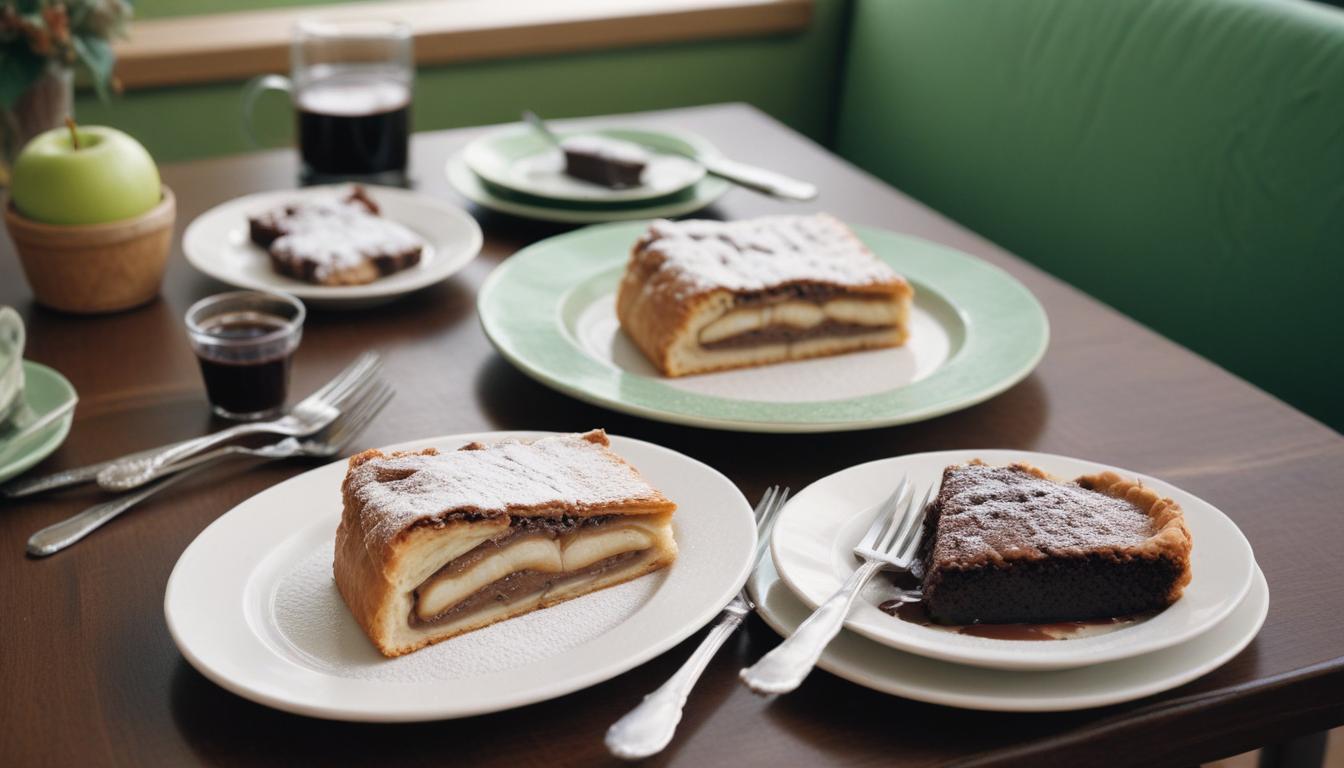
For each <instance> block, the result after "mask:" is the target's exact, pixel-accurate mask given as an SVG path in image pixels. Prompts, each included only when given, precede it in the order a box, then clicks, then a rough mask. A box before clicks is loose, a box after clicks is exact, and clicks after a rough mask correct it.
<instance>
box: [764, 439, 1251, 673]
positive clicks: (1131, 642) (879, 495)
mask: <svg viewBox="0 0 1344 768" xmlns="http://www.w3.org/2000/svg"><path fill="white" fill-rule="evenodd" d="M974 458H979V459H981V460H983V461H985V462H986V463H989V464H1010V463H1012V462H1014V461H1025V462H1027V463H1029V464H1034V465H1036V466H1038V467H1040V468H1041V469H1044V470H1045V471H1046V472H1049V473H1050V474H1052V475H1055V476H1057V477H1062V478H1068V479H1072V478H1075V477H1078V476H1080V475H1084V474H1089V473H1093V472H1101V471H1104V470H1108V469H1109V470H1113V471H1115V472H1118V473H1119V474H1121V475H1123V476H1125V477H1137V478H1141V479H1142V480H1143V482H1144V484H1145V485H1148V486H1149V487H1151V488H1154V489H1155V490H1157V491H1158V492H1159V493H1161V494H1162V495H1164V496H1168V497H1170V498H1172V499H1175V500H1176V501H1177V502H1178V503H1180V505H1181V507H1182V509H1184V510H1185V518H1186V524H1187V525H1188V526H1189V528H1190V534H1191V537H1192V538H1193V539H1194V549H1193V551H1192V552H1191V556H1190V563H1191V565H1190V568H1191V571H1192V574H1193V578H1192V580H1191V582H1190V585H1189V586H1188V587H1186V589H1185V594H1184V596H1183V597H1181V599H1180V600H1178V601H1176V603H1175V604H1174V605H1172V606H1171V607H1169V608H1167V609H1166V610H1164V611H1162V612H1161V613H1159V614H1157V615H1156V616H1153V617H1152V618H1149V619H1147V620H1144V621H1139V622H1137V623H1133V624H1122V625H1115V626H1114V627H1110V628H1099V629H1102V630H1110V631H1096V632H1094V633H1092V634H1087V635H1086V636H1077V637H1071V638H1069V639H1065V640H1000V639H993V638H986V637H975V636H970V635H962V634H957V633H956V631H955V630H952V629H948V628H945V627H938V626H921V625H919V624H915V623H912V622H908V621H903V620H901V619H897V618H894V617H892V616H889V615H887V614H886V613H884V612H882V611H880V610H878V608H877V606H878V605H879V604H880V603H882V602H883V601H884V600H886V599H887V598H888V597H890V596H891V594H892V593H893V592H894V587H892V586H891V583H890V582H889V581H888V580H886V579H885V578H882V577H879V578H877V579H874V580H873V582H872V583H871V584H870V585H869V587H868V588H867V589H865V590H864V592H863V594H861V595H860V596H859V599H858V600H857V601H856V602H855V604H854V607H853V609H851V610H850V612H849V616H848V618H847V619H846V622H845V626H846V627H848V628H849V629H851V630H853V631H855V632H857V633H859V634H861V635H863V636H865V637H867V638H869V639H872V640H875V641H877V642H879V643H882V644H884V645H888V646H891V647H892V648H898V649H900V650H902V651H907V652H909V653H913V654H918V655H921V656H928V657H930V658H934V659H941V660H943V661H953V662H959V663H962V664H970V665H974V666H981V667H994V668H999V669H1017V670H1023V669H1032V670H1044V669H1068V668H1070V667H1081V666H1085V665H1089V664H1100V663H1103V662H1108V661H1115V660H1117V659H1124V658H1129V657H1131V656H1138V655H1140V654H1147V653H1152V652H1153V651H1157V650H1160V649H1163V648H1169V647H1171V646H1174V645H1178V644H1180V643H1183V642H1185V641H1187V640H1190V639H1191V638H1194V637H1196V636H1198V635H1199V634H1201V633H1203V632H1206V631H1208V630H1209V629H1211V628H1212V627H1213V626H1215V625H1216V624H1218V622H1220V621H1222V620H1223V619H1225V618H1226V617H1227V616H1228V614H1230V613H1231V612H1232V611H1233V609H1235V608H1236V607H1237V605H1238V604H1240V603H1241V601H1242V598H1243V597H1245V595H1246V592H1247V590H1248V589H1250V586H1251V581H1252V579H1253V577H1254V575H1255V570H1256V567H1255V559H1254V557H1253V556H1252V554H1251V546H1250V544H1249V543H1247V541H1246V537H1245V536H1243V535H1242V534H1241V531H1240V530H1239V529H1238V528H1237V526H1236V524H1235V523H1233V522H1232V521H1231V520H1229V519H1228V518H1227V516H1226V515H1224V514H1223V513H1222V512H1219V511H1218V510H1217V509H1215V508H1214V507H1213V506H1212V505H1210V504H1209V503H1208V502H1206V501H1204V500H1202V499H1199V498H1197V497H1195V496H1192V495H1190V494H1189V493H1186V492H1185V491H1182V490H1181V489H1179V488H1176V487H1175V486H1172V485H1169V484H1167V483H1164V482H1162V481H1161V480H1157V479H1154V478H1151V477H1147V476H1145V475H1141V474H1139V473H1137V472H1131V471H1129V470H1125V469H1117V468H1115V467H1108V466H1106V465H1103V464H1097V463H1095V462H1090V461H1083V460H1081V459H1071V458H1067V457H1064V456H1055V455H1052V454H1048V453H1033V452H1031V451H1008V450H965V451H940V452H937V453H919V454H913V455H910V456H899V457H896V458H892V459H882V460H880V461H873V462H869V463H867V464H860V465H859V466H856V467H850V468H849V469H845V470H842V471H840V472H837V473H835V474H833V475H830V476H828V477H825V478H822V479H821V480H818V481H817V482H815V483H813V484H812V485H810V486H808V487H807V488H806V489H805V490H804V491H803V492H802V493H800V494H798V496H797V497H795V498H794V499H793V500H792V501H791V502H789V505H788V507H786V508H785V509H784V510H783V512H781V513H780V518H779V521H778V522H777V523H776V524H775V531H774V535H773V537H772V540H771V548H772V551H773V553H774V559H775V564H776V566H777V567H778V569H779V573H780V575H781V576H782V577H783V579H784V581H785V583H787V584H788V585H789V587H790V588H791V589H792V590H793V591H794V593H795V594H796V595H797V596H798V597H799V598H800V599H801V600H802V601H803V602H804V603H806V604H808V605H809V606H812V607H815V606H817V605H819V604H820V603H821V602H822V601H824V600H825V599H826V598H827V597H829V596H830V595H831V594H832V593H834V592H835V590H836V589H838V588H839V587H840V585H841V584H842V583H843V582H844V580H845V579H846V578H847V577H848V576H849V574H850V573H852V572H853V571H854V570H855V568H856V567H857V564H858V561H857V560H856V559H855V558H854V556H853V554H852V550H853V547H854V545H855V544H856V543H857V542H858V540H859V538H860V537H861V536H862V535H863V533H864V531H865V530H866V529H867V527H868V524H869V522H870V521H871V520H872V515H873V513H874V512H875V510H876V509H877V507H878V505H880V504H881V502H882V501H883V500H884V499H885V498H886V497H887V496H888V495H890V493H891V492H892V490H893V489H894V488H895V487H896V484H897V483H898V482H899V480H900V478H901V477H902V476H908V477H909V478H910V480H911V482H912V483H914V485H915V487H916V489H918V496H917V498H922V497H923V495H924V492H925V491H926V490H927V489H928V488H929V487H931V486H933V485H935V484H937V483H938V482H939V480H940V478H941V476H942V471H943V468H944V467H946V466H948V465H950V464H958V463H962V462H965V461H969V460H970V459H974Z"/></svg>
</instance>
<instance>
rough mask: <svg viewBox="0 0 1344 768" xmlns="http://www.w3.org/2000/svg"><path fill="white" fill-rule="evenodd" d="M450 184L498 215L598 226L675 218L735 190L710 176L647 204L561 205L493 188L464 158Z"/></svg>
mask: <svg viewBox="0 0 1344 768" xmlns="http://www.w3.org/2000/svg"><path fill="white" fill-rule="evenodd" d="M445 171H446V173H447V175H448V182H449V183H450V184H452V185H453V188H454V189H456V190H457V191H458V192H459V193H461V195H462V196H463V197H465V198H467V199H468V200H470V201H472V202H473V203H476V204H477V205H481V206H484V207H486V208H489V209H491V210H494V211H499V212H501V213H508V214H511V215H514V216H521V217H523V218H526V219H538V220H540V221H558V222H562V223H565V224H598V223H602V222H608V221H631V220H636V219H640V220H642V219H652V218H672V217H675V216H684V215H686V214H688V213H693V212H695V211H698V210H700V209H701V208H704V207H706V206H708V205H710V204H711V203H713V202H714V201H715V200H718V199H719V198H720V197H723V194H724V193H725V192H727V191H728V190H729V189H731V188H732V184H730V183H729V182H727V181H724V180H723V179H720V178H717V177H714V176H706V177H705V178H703V179H701V180H700V181H698V182H696V183H695V184H692V185H691V186H690V187H689V188H688V189H685V190H683V191H681V192H679V193H677V194H676V195H673V196H672V197H666V198H659V199H658V200H653V201H648V202H643V203H639V202H637V203H613V204H610V205H594V204H591V203H569V204H563V205H562V204H560V203H555V202H551V201H547V200H543V199H540V198H534V197H530V196H527V195H519V194H516V193H512V192H510V191H509V190H506V189H502V188H500V187H495V186H492V185H490V184H489V183H488V182H486V181H484V180H482V179H481V178H480V177H479V176H477V175H476V174H475V173H472V171H471V169H470V168H468V167H467V164H466V162H465V161H463V159H462V156H461V155H454V156H453V157H451V158H449V159H448V165H447V168H446V169H445Z"/></svg>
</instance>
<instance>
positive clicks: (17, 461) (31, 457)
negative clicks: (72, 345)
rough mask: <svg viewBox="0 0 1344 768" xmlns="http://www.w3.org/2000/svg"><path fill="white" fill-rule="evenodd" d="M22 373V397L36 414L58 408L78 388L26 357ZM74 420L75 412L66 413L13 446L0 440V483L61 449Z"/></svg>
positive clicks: (69, 398) (39, 414)
mask: <svg viewBox="0 0 1344 768" xmlns="http://www.w3.org/2000/svg"><path fill="white" fill-rule="evenodd" d="M23 376H24V391H23V399H24V400H25V401H26V402H27V403H28V407H30V408H32V409H33V412H34V414H35V415H36V416H39V417H40V416H42V415H43V414H45V413H48V412H50V411H52V410H54V409H56V408H59V407H61V406H62V405H64V404H65V403H67V402H69V401H70V400H71V399H73V398H74V397H75V388H74V387H72V386H70V382H69V381H66V379H65V377H64V376H62V375H61V374H59V373H57V372H56V371H53V370H52V369H50V368H48V367H47V366H45V365H41V364H39V363H34V362H32V361H31V360H24V361H23ZM73 419H74V415H73V414H67V415H66V416H63V417H61V418H59V419H57V420H56V423H54V424H52V425H50V426H48V427H47V428H45V429H43V430H42V431H41V432H38V433H37V434H36V435H33V436H32V437H29V438H27V439H26V440H24V441H23V443H22V444H21V445H16V446H13V447H12V448H11V447H10V446H8V445H5V444H3V443H0V482H4V481H5V480H8V479H10V478H11V477H14V476H15V475H18V474H19V473H21V472H25V471H27V470H28V469H29V468H30V467H32V466H33V465H35V464H37V463H38V462H39V461H41V460H43V459H45V458H47V457H48V456H50V455H51V454H52V453H53V452H54V451H55V450H56V449H57V448H60V447H61V443H63V442H65V436H66V435H68V434H70V422H71V421H72V420H73Z"/></svg>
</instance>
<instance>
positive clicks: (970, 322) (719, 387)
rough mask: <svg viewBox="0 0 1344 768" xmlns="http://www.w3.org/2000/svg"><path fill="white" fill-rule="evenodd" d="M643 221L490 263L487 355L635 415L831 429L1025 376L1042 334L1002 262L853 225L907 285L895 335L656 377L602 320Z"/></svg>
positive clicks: (932, 408) (1039, 317) (894, 419)
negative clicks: (907, 322) (911, 293)
mask: <svg viewBox="0 0 1344 768" xmlns="http://www.w3.org/2000/svg"><path fill="white" fill-rule="evenodd" d="M646 226H647V222H638V223H620V224H607V225H602V226H595V227H588V228H586V229H582V230H578V231H576V232H570V233H567V234H563V235H558V236H556V237H552V238H549V239H547V240H543V241H541V242H539V243H536V244H534V245H532V246H530V247H528V248H525V249H523V250H521V251H519V252H518V253H517V254H515V255H514V256H512V257H511V258H509V260H508V261H506V262H504V264H502V265H501V266H500V267H498V268H497V269H496V270H495V271H494V272H493V273H492V274H491V275H490V277H489V279H487V280H486V283H485V285H484V286H483V287H482V288H481V291H480V295H479V298H478V299H477V310H478V312H479V313H480V317H481V324H482V326H483V327H484V329H485V333H486V335H487V336H488V337H489V338H490V341H491V342H492V343H494V345H495V347H496V348H497V349H498V350H499V351H500V354H502V355H503V356H504V357H505V358H506V359H508V360H509V361H510V362H511V363H513V364H514V365H515V366H517V367H518V368H519V369H521V370H522V371H523V372H524V373H526V374H528V375H529V376H531V377H533V378H535V379H537V380H538V381H540V382H542V383H543V384H546V385H547V386H550V387H553V388H555V389H557V390H559V391H561V392H564V393H566V394H568V395H571V396H573V397H577V398H579V399H580V400H586V401H588V402H591V403H595V404H597V405H601V406H604V407H607V408H611V409H614V410H617V411H624V412H626V413H632V414H635V415H637V416H643V417H646V418H650V419H657V420H659V421H668V422H673V423H677V424H688V425H691V426H697V427H708V428H713V429H731V430H738V431H746V432H832V431H842V430H852V429H869V428H874V427H884V426H891V425H894V424H905V423H909V422H912V421H920V420H922V419H929V418H933V417H934V416H940V415H942V414H945V413H949V412H951V411H955V410H959V409H962V408H967V407H969V406H971V405H975V404H976V403H979V402H982V401H984V400H987V399H989V398H990V397H993V396H994V395H996V394H998V393H1000V392H1002V391H1004V390H1005V389H1007V388H1008V387H1010V386H1012V385H1013V384H1015V383H1017V382H1018V381H1020V380H1021V379H1022V378H1024V377H1025V376H1026V375H1027V374H1028V373H1030V372H1031V370H1032V369H1033V368H1035V367H1036V364H1037V363H1038V362H1040V359H1041V357H1042V355H1044V354H1045V349H1046V346H1047V344H1048V343H1049V337H1050V329H1049V323H1048V321H1047V320H1046V316H1045V310H1044V309H1043V308H1042V307H1041V305H1040V303H1039V302H1038V301H1037V300H1036V297H1035V296H1033V295H1032V294H1031V292H1030V291H1028V290H1027V288H1026V287H1025V286H1023V285H1022V284H1021V283H1019V282H1018V281H1017V280H1015V279H1013V278H1012V277H1011V276H1009V275H1008V274H1007V273H1006V272H1004V271H1003V270H1001V269H999V268H997V267H994V266H992V265H990V264H988V263H986V262H984V261H981V260H980V259H977V258H975V257H972V256H969V255H967V254H964V253H962V252H960V251H956V250H953V249H951V248H947V247H945V246H941V245H936V244H934V243H930V242H927V241H925V240H920V239H918V238H914V237H909V236H906V235H899V234H896V233H894V232H886V231H883V230H880V229H871V228H867V227H856V228H855V231H856V232H857V233H858V235H859V236H860V237H861V238H862V239H863V241H864V242H865V243H867V244H868V246H869V247H870V248H872V249H873V251H874V252H875V253H876V254H877V255H878V256H880V257H881V258H882V259H883V260H885V261H886V262H887V263H889V264H891V266H892V267H893V268H895V269H896V270H897V271H899V272H900V273H901V274H903V275H905V276H906V278H907V279H908V280H910V282H911V284H913V285H914V287H915V303H914V308H913V311H912V313H911V334H910V341H909V342H908V343H907V344H906V346H904V347H901V348H898V349H884V350H873V351H869V352H857V353H852V354H847V355H839V356H836V357H827V358H819V359H815V360H804V361H799V362H793V363H784V364H779V365H769V366H760V367H756V368H745V369H741V370H735V371H724V372H720V373H710V374H703V375H700V376H688V377H684V378H679V379H669V378H664V377H661V376H659V375H658V373H657V372H656V371H655V369H654V368H653V366H652V365H651V364H650V363H649V362H648V361H647V360H646V359H645V358H644V357H643V355H642V354H641V353H640V352H639V350H638V349H637V348H636V347H635V345H634V344H633V342H631V341H630V340H629V339H628V338H626V336H625V334H624V333H623V332H621V330H620V326H619V324H618V322H617V320H616V310H615V296H616V287H617V284H618V283H619V281H620V277H621V274H622V272H623V270H624V269H625V263H626V260H627V258H628V255H629V251H630V246H631V244H632V243H634V241H635V240H636V238H638V236H639V235H640V234H641V233H642V232H643V231H644V229H645V227H646Z"/></svg>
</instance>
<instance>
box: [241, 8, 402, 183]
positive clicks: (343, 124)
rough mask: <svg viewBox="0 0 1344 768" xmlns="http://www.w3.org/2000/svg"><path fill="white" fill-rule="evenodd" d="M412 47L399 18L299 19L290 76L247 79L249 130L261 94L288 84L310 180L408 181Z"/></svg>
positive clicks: (245, 102) (245, 103)
mask: <svg viewBox="0 0 1344 768" xmlns="http://www.w3.org/2000/svg"><path fill="white" fill-rule="evenodd" d="M411 47H412V42H411V30H410V27H408V26H407V25H406V24H403V23H401V22H398V21H389V20H380V19H344V20H337V19H331V20H324V19H309V20H305V21H300V22H299V23H298V24H297V25H296V26H295V27H294V38H293V44H292V46H291V48H290V57H289V63H290V75H289V77H285V76H284V75H263V76H262V77H258V78H255V79H253V80H252V81H251V82H250V83H248V85H247V88H246V91H245V92H244V97H243V110H244V114H243V120H244V127H245V128H246V129H247V131H248V133H249V135H251V132H252V109H253V106H254V104H255V102H256V100H257V97H258V96H260V95H261V94H262V93H263V92H264V91H267V90H277V91H284V92H286V93H288V94H289V96H290V99H291V101H292V102H293V104H294V109H295V111H296V112H297V113H298V118H297V131H298V144H299V156H300V157H301V158H302V160H303V180H304V181H305V182H310V183H317V182H328V181H363V182H368V183H375V184H391V185H401V184H405V183H406V165H407V158H408V154H409V146H410V131H411V85H412V83H413V81H414V78H415V61H414V58H413V56H412V50H411ZM253 143H256V140H255V138H254V139H253Z"/></svg>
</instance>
